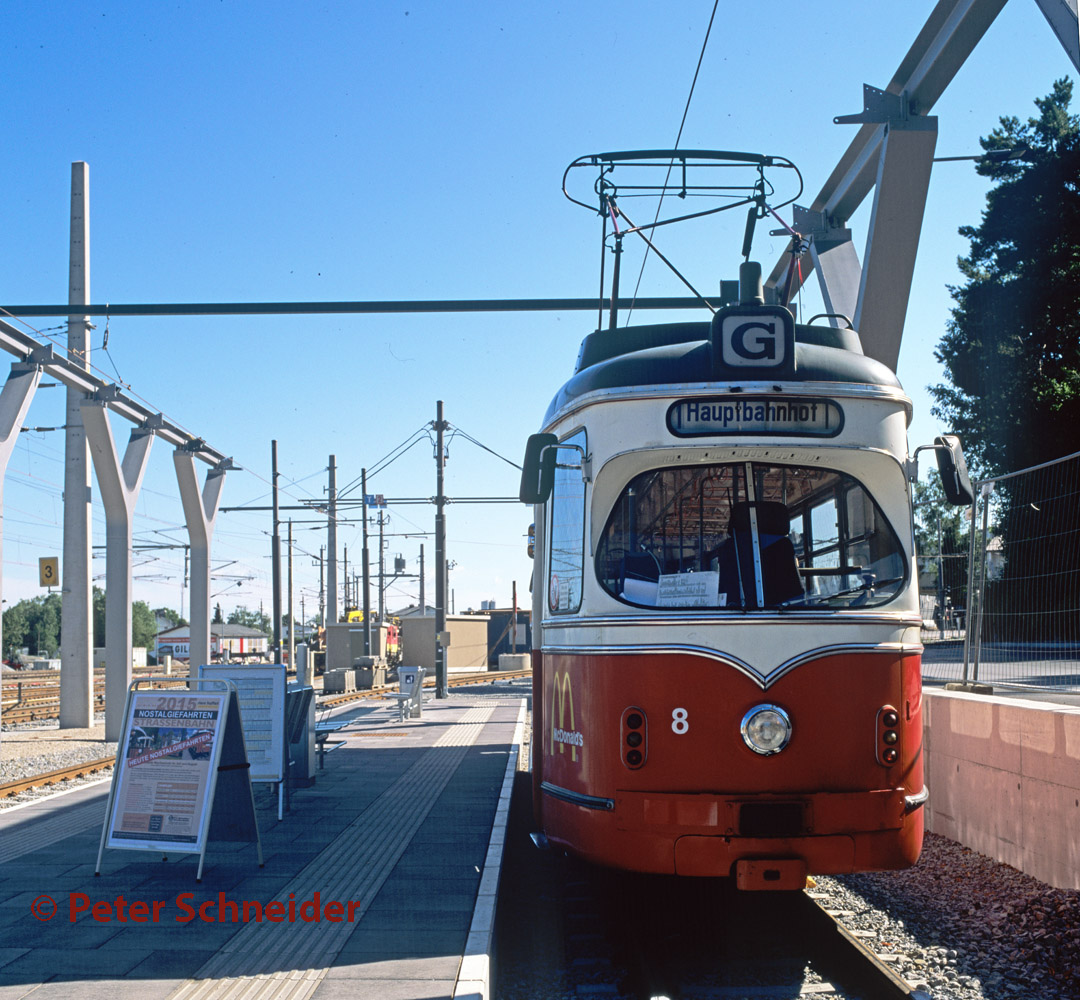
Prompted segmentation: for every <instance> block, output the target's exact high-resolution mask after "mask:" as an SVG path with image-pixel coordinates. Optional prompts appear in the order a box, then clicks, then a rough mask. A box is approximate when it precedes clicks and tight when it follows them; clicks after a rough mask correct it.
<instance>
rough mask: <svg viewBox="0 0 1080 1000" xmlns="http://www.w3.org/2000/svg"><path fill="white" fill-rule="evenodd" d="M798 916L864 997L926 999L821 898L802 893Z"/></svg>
mask: <svg viewBox="0 0 1080 1000" xmlns="http://www.w3.org/2000/svg"><path fill="white" fill-rule="evenodd" d="M801 896H802V899H803V901H804V902H803V904H802V906H801V907H800V909H801V913H800V916H801V917H802V918H803V919H804V920H805V921H806V923H807V927H808V929H809V932H810V933H811V934H813V935H814V937H815V938H816V940H817V942H818V944H819V945H820V946H821V947H822V948H823V949H825V951H826V952H827V953H828V954H830V955H831V956H832V958H833V960H834V961H836V962H837V963H838V964H840V965H841V966H842V968H843V969H844V970H845V977H846V978H851V979H853V980H855V981H856V982H857V983H858V984H859V985H860V986H861V987H862V988H863V990H864V991H866V992H867V995H868V996H873V997H875V998H881V1000H929V996H928V994H927V993H925V992H924V991H922V990H920V989H918V988H917V987H915V986H912V984H911V983H909V982H908V981H907V980H906V979H904V978H903V976H900V975H898V974H897V972H896V971H895V970H894V969H892V968H890V967H889V965H888V964H887V963H886V962H884V961H882V960H881V959H880V958H879V957H878V954H877V952H876V951H874V949H873V948H871V947H870V946H869V945H868V943H867V942H866V941H865V940H864V939H862V938H859V937H857V936H856V935H855V934H853V933H852V932H851V931H850V930H848V929H847V928H846V927H845V926H844V925H843V923H842V922H841V920H840V918H839V917H838V916H835V915H834V914H832V913H830V912H829V911H828V910H827V909H826V908H825V906H824V905H823V903H822V901H820V900H818V899H817V898H815V897H814V896H812V895H810V893H809V891H804V892H803V893H802V894H801Z"/></svg>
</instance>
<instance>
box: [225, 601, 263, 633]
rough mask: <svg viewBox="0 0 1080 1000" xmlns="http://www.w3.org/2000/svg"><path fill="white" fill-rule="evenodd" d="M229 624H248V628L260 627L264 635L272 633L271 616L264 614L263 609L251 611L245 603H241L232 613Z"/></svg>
mask: <svg viewBox="0 0 1080 1000" xmlns="http://www.w3.org/2000/svg"><path fill="white" fill-rule="evenodd" d="M228 624H230V625H246V626H247V627H248V628H254V629H258V630H259V631H260V632H262V633H263V635H271V634H272V623H271V621H270V616H269V615H267V614H264V613H263V612H262V611H251V610H249V609H248V608H246V607H244V605H243V604H241V605H239V606H238V607H237V608H236V610H235V611H233V612H231V613H230V615H229V621H228Z"/></svg>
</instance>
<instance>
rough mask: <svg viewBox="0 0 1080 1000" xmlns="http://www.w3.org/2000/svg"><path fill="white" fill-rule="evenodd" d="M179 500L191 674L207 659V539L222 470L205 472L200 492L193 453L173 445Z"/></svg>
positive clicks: (211, 530) (214, 517) (210, 535)
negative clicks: (187, 557)
mask: <svg viewBox="0 0 1080 1000" xmlns="http://www.w3.org/2000/svg"><path fill="white" fill-rule="evenodd" d="M173 465H174V466H176V480H177V482H178V483H179V485H180V500H181V502H182V503H183V505H184V519H185V520H186V521H187V529H188V540H189V542H190V543H191V611H190V615H191V645H190V649H189V653H188V655H189V656H190V659H189V660H188V663H189V664H190V669H191V674H192V676H195V675H196V674H197V672H198V669H199V665H200V664H203V663H209V662H210V541H211V539H212V538H213V536H214V522H215V520H217V511H218V504H219V503H220V501H221V489H222V487H223V486H224V485H225V469H224V468H222V467H220V466H216V467H214V468H213V469H211V470H210V471H209V472H208V473H207V474H206V482H205V483H204V485H203V488H202V492H201V493H200V491H199V476H198V473H197V472H196V470H195V456H194V455H193V454H192V453H191V452H190V451H185V450H184V449H183V448H177V449H176V451H174V452H173Z"/></svg>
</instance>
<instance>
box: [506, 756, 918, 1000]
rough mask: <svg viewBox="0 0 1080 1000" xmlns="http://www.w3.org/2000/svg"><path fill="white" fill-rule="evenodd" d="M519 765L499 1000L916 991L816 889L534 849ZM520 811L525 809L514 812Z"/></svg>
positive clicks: (746, 999) (841, 999)
mask: <svg viewBox="0 0 1080 1000" xmlns="http://www.w3.org/2000/svg"><path fill="white" fill-rule="evenodd" d="M530 801H531V792H530V789H529V781H528V775H526V774H524V773H523V774H522V775H521V776H519V779H518V784H517V785H516V787H515V790H514V802H513V805H512V809H511V825H510V836H509V839H508V841H507V847H506V851H507V856H506V861H505V863H504V870H503V880H502V884H501V885H500V890H499V904H498V912H499V925H498V928H497V932H496V939H497V940H498V941H499V942H500V950H499V954H498V955H497V956H496V962H495V967H496V970H497V975H498V980H497V983H496V987H495V991H494V994H493V996H494V998H495V1000H536V998H540V997H548V996H567V997H573V996H581V997H585V996H604V997H610V998H613V1000H631V998H633V1000H652V998H660V997H663V998H671V1000H675V998H679V1000H683V998H686V1000H691V998H693V1000H699V998H700V1000H758V998H762V1000H764V998H766V997H771V998H776V997H781V996H782V997H791V998H798V997H819V998H823V1000H824V998H829V1000H899V998H907V1000H918V998H924V1000H925V998H927V997H928V994H926V993H921V992H919V990H918V989H916V988H915V987H914V986H913V985H912V984H910V983H908V982H906V981H905V980H904V979H902V978H901V977H900V976H898V975H897V974H896V973H895V972H894V971H893V970H892V969H891V968H890V967H889V964H888V961H889V960H888V959H883V958H882V957H880V954H879V951H878V942H876V940H874V939H872V938H869V937H861V936H860V935H859V933H853V932H852V931H850V930H848V929H847V928H846V927H844V926H843V924H842V923H841V922H840V918H841V916H842V914H839V913H836V912H829V909H830V908H831V907H830V902H829V900H828V899H827V898H825V897H824V894H823V893H816V892H815V891H814V890H813V889H810V890H808V891H806V892H786V893H739V892H737V891H736V890H735V889H734V888H733V887H732V886H731V885H730V884H729V880H716V879H679V878H675V877H667V876H646V875H638V874H634V873H626V872H615V871H609V870H605V869H600V868H597V867H594V866H590V865H587V864H584V863H581V862H577V861H575V860H573V859H570V858H566V857H564V856H562V855H560V854H558V853H556V852H539V851H537V850H536V849H535V848H533V847H532V845H531V843H530V842H529V839H528V836H527V833H528V829H529V826H530V824H529V822H527V818H528V817H530V816H531V807H530ZM523 816H524V817H526V820H523V818H522V817H523Z"/></svg>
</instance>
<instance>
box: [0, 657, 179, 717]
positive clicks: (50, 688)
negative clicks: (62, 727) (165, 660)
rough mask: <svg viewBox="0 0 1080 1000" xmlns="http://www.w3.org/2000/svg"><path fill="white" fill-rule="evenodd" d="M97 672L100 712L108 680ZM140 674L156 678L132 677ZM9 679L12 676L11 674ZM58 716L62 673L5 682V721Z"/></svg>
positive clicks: (34, 674)
mask: <svg viewBox="0 0 1080 1000" xmlns="http://www.w3.org/2000/svg"><path fill="white" fill-rule="evenodd" d="M95 673H96V674H97V676H96V677H95V678H94V711H95V712H101V711H103V710H104V706H105V678H104V676H103V675H102V674H101V673H100V672H99V671H95ZM140 674H142V675H155V670H154V669H149V670H142V669H139V670H136V671H135V672H134V674H133V676H134V677H138V676H139V675H140ZM6 676H7V677H8V678H10V677H11V675H10V674H8V675H6ZM184 679H185V678H184V675H178V676H177V680H176V684H180V683H182V681H183V680H184ZM166 686H168V685H166ZM174 686H175V685H174ZM59 714H60V673H59V671H56V670H42V671H29V672H27V674H26V675H25V676H20V677H17V678H16V679H7V680H5V681H4V683H3V711H2V718H3V721H4V722H7V723H13V724H17V723H20V722H37V721H39V720H40V721H46V720H49V719H55V718H57V717H58V716H59Z"/></svg>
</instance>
